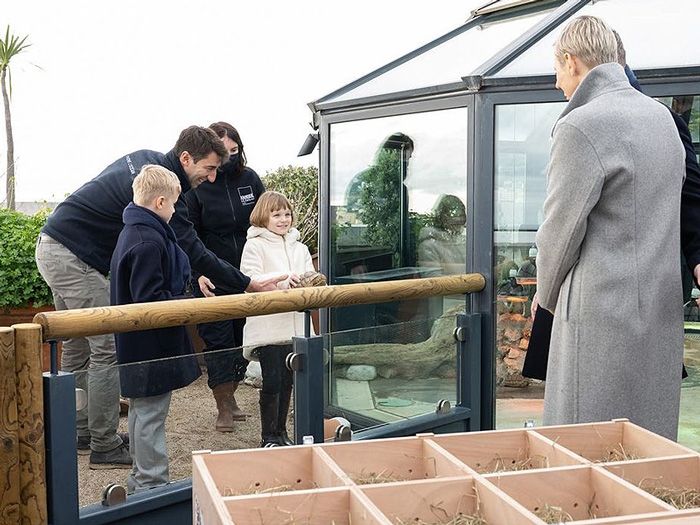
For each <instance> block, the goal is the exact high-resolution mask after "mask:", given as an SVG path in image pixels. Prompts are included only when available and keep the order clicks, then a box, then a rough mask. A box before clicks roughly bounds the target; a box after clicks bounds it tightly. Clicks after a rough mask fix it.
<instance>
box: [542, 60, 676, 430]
mask: <svg viewBox="0 0 700 525" xmlns="http://www.w3.org/2000/svg"><path fill="white" fill-rule="evenodd" d="M683 177H684V150H683V146H682V144H681V141H680V138H679V136H678V133H677V131H676V127H675V125H674V123H673V119H672V118H671V115H670V113H669V111H668V110H667V109H666V108H665V107H664V106H662V105H661V104H660V103H658V102H656V101H655V100H653V99H651V98H649V97H646V96H645V95H643V94H641V93H639V92H637V91H636V90H634V89H633V88H632V87H631V86H630V84H629V82H628V81H627V78H626V76H625V73H624V70H623V69H622V67H620V66H619V65H617V64H604V65H601V66H598V67H595V68H593V69H592V70H591V71H590V72H589V73H588V75H587V76H586V77H585V78H584V79H583V81H582V82H581V84H580V85H579V87H578V89H577V90H576V91H575V93H574V95H573V96H572V98H571V100H570V102H569V104H568V105H567V107H566V109H565V110H564V112H563V113H562V115H561V117H560V119H559V120H558V122H557V124H556V126H555V128H554V132H553V141H552V150H551V157H550V163H549V167H548V173H547V197H546V200H545V204H544V220H543V222H542V225H541V226H540V228H539V230H538V232H537V237H536V242H537V248H538V254H537V281H538V282H537V288H538V296H539V300H540V305H541V306H542V307H543V308H546V309H547V310H550V311H552V312H554V314H555V315H554V324H553V327H552V339H551V345H550V353H549V360H548V364H547V383H546V388H545V405H544V423H545V424H567V423H586V422H591V421H606V420H610V419H613V418H629V419H630V420H632V421H633V422H635V423H637V424H639V425H642V426H644V427H645V428H648V429H650V430H652V431H653V432H657V433H659V434H661V435H664V436H666V437H669V438H672V439H675V438H676V434H677V427H678V410H679V400H680V379H681V366H682V353H683V344H682V343H683V317H682V313H683V312H682V293H681V279H680V265H679V264H678V253H679V250H680V196H681V186H682V184H683Z"/></svg>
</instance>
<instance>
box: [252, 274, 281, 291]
mask: <svg viewBox="0 0 700 525" xmlns="http://www.w3.org/2000/svg"><path fill="white" fill-rule="evenodd" d="M287 277H289V275H288V274H286V273H285V274H282V275H276V276H275V277H268V278H267V279H251V280H250V284H249V285H248V288H246V289H245V291H246V292H273V291H275V290H277V283H279V282H280V281H284V280H285V279H286V278H287Z"/></svg>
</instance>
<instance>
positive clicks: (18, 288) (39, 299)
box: [0, 209, 53, 309]
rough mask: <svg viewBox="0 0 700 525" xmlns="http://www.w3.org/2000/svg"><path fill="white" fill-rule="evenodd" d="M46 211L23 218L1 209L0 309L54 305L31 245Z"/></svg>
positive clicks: (14, 212) (34, 240)
mask: <svg viewBox="0 0 700 525" xmlns="http://www.w3.org/2000/svg"><path fill="white" fill-rule="evenodd" d="M47 213H48V212H45V211H43V212H39V213H37V214H36V215H25V214H23V213H20V212H16V211H11V210H7V209H0V308H1V309H9V308H23V307H28V306H45V305H50V304H53V297H52V296H51V290H50V289H49V287H48V286H47V285H46V283H45V282H44V280H43V279H42V278H41V275H40V274H39V270H37V268H36V263H35V262H34V245H35V243H36V239H37V237H38V236H39V230H41V227H42V226H43V225H44V222H45V221H46V216H47Z"/></svg>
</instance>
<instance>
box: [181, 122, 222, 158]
mask: <svg viewBox="0 0 700 525" xmlns="http://www.w3.org/2000/svg"><path fill="white" fill-rule="evenodd" d="M183 151H186V152H187V153H189V154H190V156H191V157H192V159H193V160H194V161H195V162H199V161H200V160H202V159H203V158H204V157H206V156H207V155H209V154H210V153H212V152H214V153H216V154H217V155H218V156H219V158H220V159H221V162H222V163H223V162H226V160H227V159H228V151H227V150H226V146H224V143H223V142H221V139H220V138H219V137H217V135H216V133H214V131H212V130H211V129H209V128H203V127H201V126H190V127H189V128H185V129H183V130H182V132H181V133H180V136H179V137H178V139H177V142H176V143H175V155H177V156H178V157H179V156H180V155H181V154H182V152H183Z"/></svg>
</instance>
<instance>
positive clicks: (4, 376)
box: [0, 327, 20, 523]
mask: <svg viewBox="0 0 700 525" xmlns="http://www.w3.org/2000/svg"><path fill="white" fill-rule="evenodd" d="M15 375H16V374H15V336H14V330H13V329H12V328H7V327H2V328H0V522H2V523H19V522H20V517H19V512H20V510H19V492H20V490H19V487H20V481H19V438H18V425H17V385H16V384H15Z"/></svg>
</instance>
